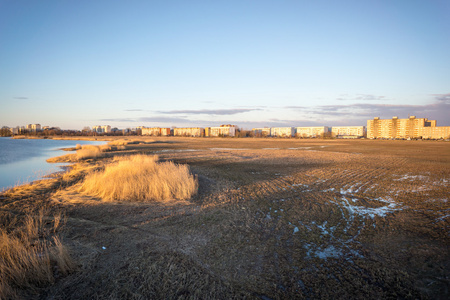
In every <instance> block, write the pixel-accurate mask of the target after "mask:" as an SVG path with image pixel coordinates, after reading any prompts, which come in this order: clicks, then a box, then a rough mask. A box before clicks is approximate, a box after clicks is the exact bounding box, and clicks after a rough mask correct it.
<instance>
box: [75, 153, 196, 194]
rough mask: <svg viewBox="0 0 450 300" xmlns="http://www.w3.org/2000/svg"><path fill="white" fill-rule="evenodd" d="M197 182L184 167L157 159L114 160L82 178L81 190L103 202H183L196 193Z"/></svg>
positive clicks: (146, 157)
mask: <svg viewBox="0 0 450 300" xmlns="http://www.w3.org/2000/svg"><path fill="white" fill-rule="evenodd" d="M197 190H198V180H197V179H196V178H195V177H194V176H193V175H191V174H190V172H189V167H188V166H187V165H177V164H174V163H173V162H160V163H158V157H157V156H146V155H134V156H130V157H127V158H123V157H120V158H116V159H115V163H113V164H111V165H108V166H106V168H105V169H104V170H103V171H97V172H93V173H91V174H89V175H88V176H86V178H85V180H84V182H83V184H82V187H81V191H82V192H84V193H87V194H90V195H92V196H96V197H100V198H102V199H104V200H130V201H148V200H170V199H177V200H185V199H189V198H190V197H192V196H193V195H194V194H196V193H197Z"/></svg>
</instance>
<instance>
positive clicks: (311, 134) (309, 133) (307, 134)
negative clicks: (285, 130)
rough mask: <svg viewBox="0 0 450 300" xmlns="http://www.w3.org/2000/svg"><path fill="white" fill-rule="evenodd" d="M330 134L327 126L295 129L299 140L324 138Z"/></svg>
mask: <svg viewBox="0 0 450 300" xmlns="http://www.w3.org/2000/svg"><path fill="white" fill-rule="evenodd" d="M328 132H329V128H328V127H327V126H319V127H295V136H296V137H299V138H315V137H323V136H324V135H325V134H326V133H328Z"/></svg>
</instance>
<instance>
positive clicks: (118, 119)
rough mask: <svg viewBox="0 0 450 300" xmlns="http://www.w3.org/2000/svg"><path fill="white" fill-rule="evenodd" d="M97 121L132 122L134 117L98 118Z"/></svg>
mask: <svg viewBox="0 0 450 300" xmlns="http://www.w3.org/2000/svg"><path fill="white" fill-rule="evenodd" d="M99 121H101V122H122V123H124V122H127V123H132V122H136V119H129V118H110V119H99Z"/></svg>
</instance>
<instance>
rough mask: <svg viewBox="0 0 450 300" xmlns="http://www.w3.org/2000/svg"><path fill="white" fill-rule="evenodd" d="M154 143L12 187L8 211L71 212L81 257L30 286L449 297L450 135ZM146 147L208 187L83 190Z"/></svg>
mask: <svg viewBox="0 0 450 300" xmlns="http://www.w3.org/2000/svg"><path fill="white" fill-rule="evenodd" d="M139 139H140V140H142V141H145V140H146V138H143V137H139ZM148 142H149V143H142V144H131V145H127V146H126V147H123V148H121V151H113V152H108V153H106V154H105V157H103V158H98V159H88V160H86V161H84V162H82V163H80V164H78V165H77V166H74V169H73V170H72V171H71V172H69V173H67V174H65V175H64V176H60V177H58V178H55V179H53V180H50V181H46V182H45V183H37V184H35V185H34V187H28V188H27V187H21V188H20V187H19V188H17V189H15V190H12V191H9V192H7V193H5V194H4V195H2V196H1V206H2V207H1V208H2V210H21V209H23V208H24V207H30V206H47V207H50V208H51V209H52V210H62V211H63V212H64V213H65V215H66V224H65V227H64V228H65V229H64V232H63V233H62V238H63V241H64V243H65V244H66V245H67V246H68V247H69V249H70V251H71V254H72V256H73V258H74V259H75V261H76V263H77V265H78V268H77V270H76V271H75V272H73V273H72V274H70V275H68V276H66V277H61V278H60V279H59V280H57V282H55V284H53V285H52V286H49V287H42V288H41V289H40V290H39V293H38V294H32V295H31V294H29V293H28V294H27V291H24V297H27V298H29V297H32V298H36V299H160V298H164V299H232V298H239V299H242V298H249V299H386V298H396V299H398V298H401V299H421V298H424V299H428V298H429V299H448V298H449V297H450V292H449V289H450V277H449V276H450V247H449V246H450V239H449V234H450V203H449V194H450V193H449V192H450V143H448V142H438V141H372V140H319V139H317V140H299V139H270V138H269V139H251V138H247V139H239V138H228V139H227V138H224V139H220V138H174V137H172V138H152V139H148ZM136 153H144V154H157V155H158V156H159V157H160V160H162V161H166V160H169V161H174V162H176V163H180V164H188V165H189V166H190V169H191V172H192V173H194V174H196V175H197V176H198V179H199V191H198V194H197V195H196V196H195V197H194V198H193V199H191V200H189V201H178V202H176V201H169V202H164V203H160V202H154V203H140V202H134V201H133V199H128V200H129V201H122V202H103V201H102V200H101V199H98V198H93V197H90V196H86V195H83V194H80V193H79V192H78V188H79V186H80V183H81V180H82V179H83V176H84V175H85V174H86V172H87V170H89V169H101V168H102V167H103V166H104V165H105V164H108V163H110V162H111V160H112V157H113V156H115V155H130V154H136ZM65 160H67V161H70V156H69V157H66V158H65Z"/></svg>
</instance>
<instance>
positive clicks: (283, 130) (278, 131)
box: [270, 127, 295, 137]
mask: <svg viewBox="0 0 450 300" xmlns="http://www.w3.org/2000/svg"><path fill="white" fill-rule="evenodd" d="M294 134H295V131H294V127H272V128H270V135H271V136H273V137H293V136H294Z"/></svg>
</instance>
